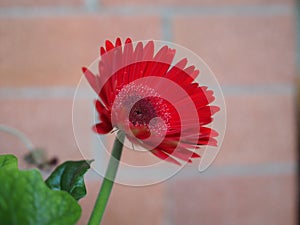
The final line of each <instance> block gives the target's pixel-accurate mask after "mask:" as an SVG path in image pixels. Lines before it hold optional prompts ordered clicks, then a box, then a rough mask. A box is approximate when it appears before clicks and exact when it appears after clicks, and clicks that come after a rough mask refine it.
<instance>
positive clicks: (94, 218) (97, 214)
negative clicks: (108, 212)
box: [88, 132, 125, 225]
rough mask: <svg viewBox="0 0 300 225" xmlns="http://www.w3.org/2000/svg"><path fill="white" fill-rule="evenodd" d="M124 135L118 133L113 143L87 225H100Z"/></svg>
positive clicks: (117, 164) (120, 153) (115, 172)
mask: <svg viewBox="0 0 300 225" xmlns="http://www.w3.org/2000/svg"><path fill="white" fill-rule="evenodd" d="M124 139H125V134H124V133H123V132H118V134H117V137H116V139H115V142H114V146H113V149H112V153H111V157H110V160H109V163H108V167H107V169H106V173H105V177H104V179H103V182H102V185H101V189H100V191H99V193H98V197H97V200H96V203H95V206H94V209H93V212H92V214H91V217H90V220H89V223H88V225H99V224H100V223H101V220H102V217H103V214H104V211H105V208H106V205H107V202H108V199H109V196H110V193H111V190H112V187H113V184H114V180H115V177H116V174H117V170H118V167H119V162H120V158H121V155H122V149H123V142H124Z"/></svg>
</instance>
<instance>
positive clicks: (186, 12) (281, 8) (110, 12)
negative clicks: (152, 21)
mask: <svg viewBox="0 0 300 225" xmlns="http://www.w3.org/2000/svg"><path fill="white" fill-rule="evenodd" d="M85 1H86V2H85V5H84V6H82V7H80V6H79V7H75V6H64V7H2V8H0V17H13V18H14V17H35V16H37V17H39V16H70V15H80V14H83V15H85V14H90V13H93V14H101V15H107V16H115V15H120V16H130V17H132V16H133V17H134V16H144V15H157V16H161V15H165V14H171V15H172V16H180V15H182V16H195V15H197V16H228V15H233V16H257V15H265V16H278V15H289V14H294V13H295V11H296V10H295V8H294V7H293V6H291V5H287V4H281V5H280V4H274V5H268V6H267V5H251V6H249V5H248V6H247V5H240V6H206V7H200V6H194V7H184V6H178V7H174V6H173V7H167V6H156V5H148V6H146V7H145V6H119V7H99V6H100V5H99V3H95V2H94V1H95V0H85ZM94 7H95V8H94Z"/></svg>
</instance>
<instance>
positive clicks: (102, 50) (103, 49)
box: [100, 47, 106, 55]
mask: <svg viewBox="0 0 300 225" xmlns="http://www.w3.org/2000/svg"><path fill="white" fill-rule="evenodd" d="M105 52H106V51H105V48H103V47H101V48H100V55H103V54H104V53H105Z"/></svg>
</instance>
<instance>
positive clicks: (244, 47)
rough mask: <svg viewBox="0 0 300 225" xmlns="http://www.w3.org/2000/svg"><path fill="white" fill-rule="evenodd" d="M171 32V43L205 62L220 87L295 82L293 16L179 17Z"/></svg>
mask: <svg viewBox="0 0 300 225" xmlns="http://www.w3.org/2000/svg"><path fill="white" fill-rule="evenodd" d="M173 30H174V42H176V43H178V44H182V45H184V46H186V47H188V48H189V49H191V50H192V51H194V52H196V53H197V54H198V55H199V56H200V57H201V58H202V59H204V61H206V63H207V64H208V65H209V66H210V67H211V69H212V70H213V72H214V73H215V74H216V76H217V78H218V79H219V81H220V83H221V84H225V83H230V84H260V83H264V84H268V83H292V82H293V81H294V77H295V74H296V73H295V21H294V17H293V16H290V15H282V16H271V15H270V16H246V15H245V16H215V17H213V16H202V17H201V16H190V17H187V16H181V17H177V18H175V19H174V21H173Z"/></svg>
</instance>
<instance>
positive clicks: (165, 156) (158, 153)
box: [151, 149, 181, 166]
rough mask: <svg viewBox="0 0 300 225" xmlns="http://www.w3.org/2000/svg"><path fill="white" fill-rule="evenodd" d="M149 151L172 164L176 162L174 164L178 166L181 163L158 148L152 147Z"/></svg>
mask: <svg viewBox="0 0 300 225" xmlns="http://www.w3.org/2000/svg"><path fill="white" fill-rule="evenodd" d="M151 152H152V153H153V154H154V155H155V156H157V157H158V158H160V159H162V160H166V161H167V162H171V163H174V164H176V165H178V166H180V165H181V164H180V163H179V162H178V161H177V160H175V159H173V158H172V157H171V156H169V155H167V154H166V153H164V152H162V151H160V150H157V149H153V150H151Z"/></svg>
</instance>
